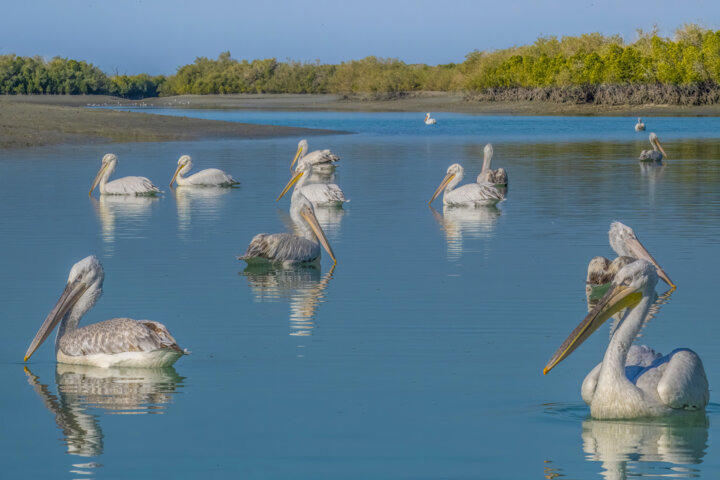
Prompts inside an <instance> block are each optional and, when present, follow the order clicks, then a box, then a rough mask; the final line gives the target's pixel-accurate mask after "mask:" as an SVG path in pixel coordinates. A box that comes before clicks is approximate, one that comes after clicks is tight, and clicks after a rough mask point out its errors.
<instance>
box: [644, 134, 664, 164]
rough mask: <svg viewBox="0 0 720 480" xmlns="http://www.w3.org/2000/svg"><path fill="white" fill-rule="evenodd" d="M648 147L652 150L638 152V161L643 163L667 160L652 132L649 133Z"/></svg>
mask: <svg viewBox="0 0 720 480" xmlns="http://www.w3.org/2000/svg"><path fill="white" fill-rule="evenodd" d="M650 146H652V147H653V148H652V150H643V151H642V152H640V160H643V161H645V162H662V161H663V158H667V153H665V150H663V148H662V146H661V145H660V141H659V140H658V137H657V135H655V133H654V132H650Z"/></svg>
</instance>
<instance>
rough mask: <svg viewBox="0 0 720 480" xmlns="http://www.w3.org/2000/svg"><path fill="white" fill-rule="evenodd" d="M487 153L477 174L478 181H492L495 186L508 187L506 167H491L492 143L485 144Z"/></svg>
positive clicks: (485, 152)
mask: <svg viewBox="0 0 720 480" xmlns="http://www.w3.org/2000/svg"><path fill="white" fill-rule="evenodd" d="M483 152H484V154H485V156H484V158H483V165H482V170H480V173H479V174H478V176H477V183H490V184H492V185H495V186H500V187H507V184H508V177H507V172H506V171H505V169H504V168H502V167H501V168H498V169H497V170H493V169H491V168H490V162H492V156H493V146H492V144H491V143H488V144H487V145H485V148H484V149H483Z"/></svg>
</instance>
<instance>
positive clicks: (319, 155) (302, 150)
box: [290, 139, 340, 169]
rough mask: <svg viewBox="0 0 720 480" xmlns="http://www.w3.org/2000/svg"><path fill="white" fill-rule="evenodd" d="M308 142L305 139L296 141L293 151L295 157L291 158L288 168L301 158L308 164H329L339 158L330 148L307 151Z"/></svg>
mask: <svg viewBox="0 0 720 480" xmlns="http://www.w3.org/2000/svg"><path fill="white" fill-rule="evenodd" d="M308 150H309V147H308V142H307V140H305V139H303V140H300V141H299V142H298V149H297V151H296V152H295V157H294V158H293V161H292V163H290V169H292V168H293V165H295V162H299V161H300V160H303V161H305V162H307V163H309V164H310V165H313V166H315V165H319V166H330V165H333V164H334V163H335V162H337V161H338V160H340V157H338V156H337V155H335V154H334V153H332V152H331V151H330V150H327V149H325V150H315V151H312V152H309V153H308Z"/></svg>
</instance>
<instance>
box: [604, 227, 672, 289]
mask: <svg viewBox="0 0 720 480" xmlns="http://www.w3.org/2000/svg"><path fill="white" fill-rule="evenodd" d="M608 237H609V239H610V246H611V247H612V249H613V250H615V253H617V254H618V255H619V256H626V257H632V258H637V259H642V260H647V261H648V262H650V263H652V264H653V265H654V266H655V268H656V269H657V274H658V275H659V276H660V278H662V279H663V280H664V281H665V282H666V283H667V284H668V285H670V286H671V287H673V288H674V287H675V284H674V283H673V282H672V280H670V277H669V276H668V275H667V273H665V271H664V270H663V269H662V268H661V267H660V265H659V264H658V263H657V261H655V259H654V258H653V256H652V255H650V252H648V251H647V249H646V248H645V247H644V246H643V244H642V243H640V240H639V239H638V238H637V235H635V232H634V231H633V229H632V228H630V227H628V226H627V225H625V224H622V223H620V222H613V223H612V224H610V231H609V232H608Z"/></svg>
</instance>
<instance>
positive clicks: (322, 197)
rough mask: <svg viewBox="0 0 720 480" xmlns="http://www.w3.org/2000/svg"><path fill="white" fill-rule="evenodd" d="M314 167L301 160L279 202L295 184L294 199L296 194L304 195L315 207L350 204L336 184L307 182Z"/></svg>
mask: <svg viewBox="0 0 720 480" xmlns="http://www.w3.org/2000/svg"><path fill="white" fill-rule="evenodd" d="M313 170H314V167H313V165H312V164H311V163H308V162H306V161H305V160H301V161H300V162H298V166H297V168H296V169H295V174H294V175H293V177H292V178H291V179H290V182H288V184H287V186H286V187H285V189H283V191H282V193H281V194H280V196H279V197H278V200H280V198H282V196H283V195H285V193H286V192H287V191H288V188H289V187H290V186H292V185H293V184H295V189H294V190H293V197H294V195H295V192H300V193H302V194H303V195H304V196H305V198H307V199H308V200H310V202H312V204H313V206H314V207H341V206H342V204H343V203H345V202H349V201H350V200H348V199H347V198H345V193H343V191H342V189H341V188H340V187H339V186H337V185H336V184H334V183H311V184H308V183H307V181H308V179H309V177H310V176H311V175H312V171H313Z"/></svg>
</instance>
